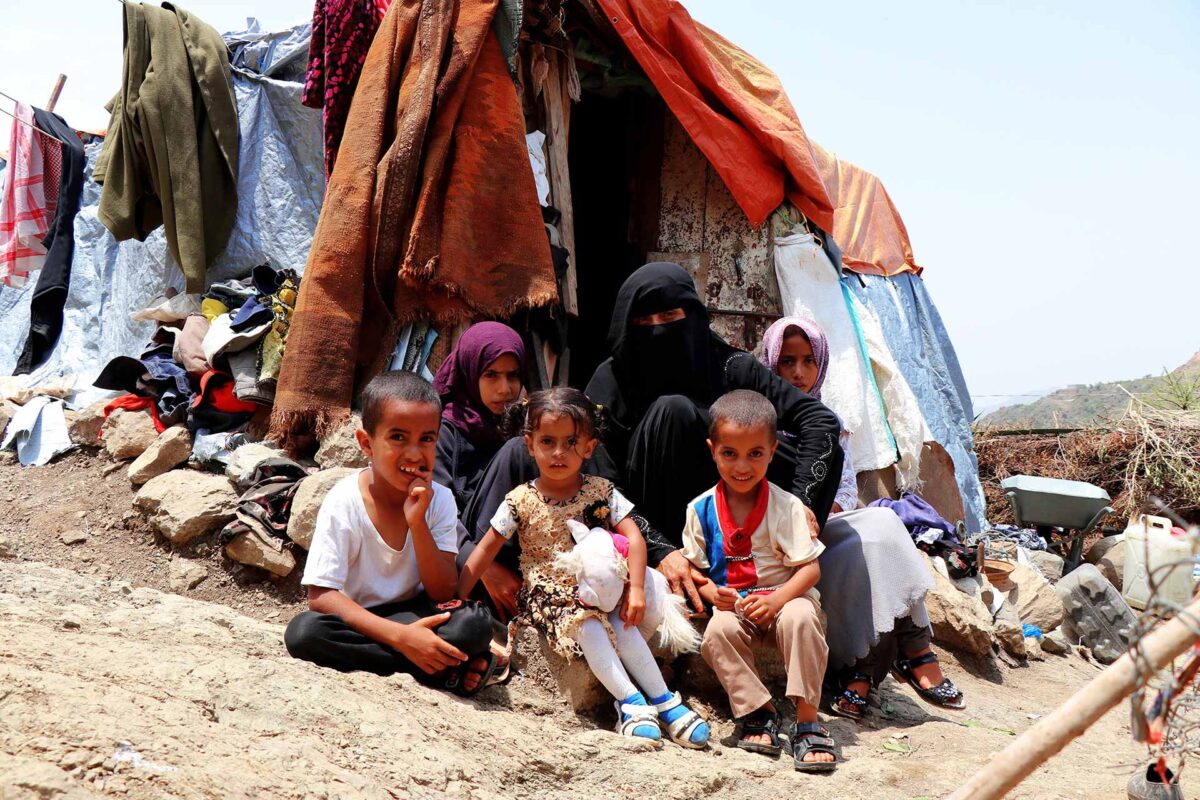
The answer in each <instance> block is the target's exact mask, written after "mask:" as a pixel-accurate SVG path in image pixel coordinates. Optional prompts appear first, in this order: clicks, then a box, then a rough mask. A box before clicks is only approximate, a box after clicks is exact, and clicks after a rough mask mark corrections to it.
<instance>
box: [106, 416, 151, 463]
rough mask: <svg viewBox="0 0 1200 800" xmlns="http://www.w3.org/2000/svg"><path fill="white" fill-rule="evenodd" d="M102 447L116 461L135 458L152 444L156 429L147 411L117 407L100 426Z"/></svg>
mask: <svg viewBox="0 0 1200 800" xmlns="http://www.w3.org/2000/svg"><path fill="white" fill-rule="evenodd" d="M101 435H102V436H103V438H104V449H105V450H107V451H108V454H109V455H110V456H112V457H113V458H114V459H116V460H117V461H124V460H125V459H127V458H137V457H138V456H140V455H141V454H142V453H144V452H146V450H147V449H149V447H150V445H152V444H154V440H155V439H157V438H158V429H157V428H155V427H154V417H152V416H150V412H149V411H145V410H142V411H126V410H125V409H123V408H118V409H117V410H115V411H113V412H112V414H110V415H109V416H108V419H107V420H105V421H104V425H103V426H102V427H101Z"/></svg>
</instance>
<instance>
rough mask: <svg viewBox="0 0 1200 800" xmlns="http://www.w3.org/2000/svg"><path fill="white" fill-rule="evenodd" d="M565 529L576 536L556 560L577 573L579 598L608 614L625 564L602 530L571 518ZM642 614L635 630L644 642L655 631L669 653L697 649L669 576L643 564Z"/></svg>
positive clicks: (625, 573)
mask: <svg viewBox="0 0 1200 800" xmlns="http://www.w3.org/2000/svg"><path fill="white" fill-rule="evenodd" d="M567 528H568V529H570V531H571V537H572V538H573V539H574V540H575V547H574V548H573V549H572V550H571V551H570V552H565V553H559V554H558V555H557V556H555V564H556V565H557V566H558V567H560V568H562V569H565V570H566V571H568V572H570V573H572V574H574V575H575V578H576V580H577V581H578V583H579V595H578V596H579V600H580V601H581V602H582V603H584V605H587V606H589V607H591V608H596V609H599V610H600V611H604V612H606V613H607V612H610V611H612V610H613V609H615V608H616V607H617V604H618V603H620V602H621V596H622V595H623V594H624V592H625V583H626V581H628V579H629V565H628V563H627V562H626V560H625V557H624V556H622V555H621V554H620V553H619V552H617V548H616V546H615V545H614V544H613V538H612V534H611V533H609V532H608V531H606V530H604V529H603V528H592V529H591V530H588V527H587V526H586V525H584V524H583V523H581V522H577V521H575V520H570V521H568V522H567ZM645 591H646V616H645V617H644V618H643V619H642V624H641V627H640V628H639V630H641V632H642V636H644V637H646V641H651V639H652V637H653V636H654V635H655V633H657V634H658V641H657V644H658V646H659V647H662V648H663V649H665V650H666V651H667V652H668V653H670V654H671V655H673V656H675V655H680V654H682V653H692V652H695V651H696V650H699V649H700V633H699V631H697V630H696V628H695V626H694V625H692V623H691V621H690V620H689V619H688V617H687V613H686V612H685V611H684V608H685V603H684V600H683V598H682V597H678V596H676V595H675V594H672V592H671V587H670V586H669V585H668V584H667V579H666V578H665V577H663V574H662V573H661V572H659V571H658V570H656V569H650V568H649V567H647V568H646V581H645Z"/></svg>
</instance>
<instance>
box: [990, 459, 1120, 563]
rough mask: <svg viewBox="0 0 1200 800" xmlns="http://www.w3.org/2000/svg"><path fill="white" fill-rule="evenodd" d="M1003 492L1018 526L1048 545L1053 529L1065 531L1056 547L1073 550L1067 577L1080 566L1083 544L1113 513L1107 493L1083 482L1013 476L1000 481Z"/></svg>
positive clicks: (1067, 559) (1068, 561) (1110, 499)
mask: <svg viewBox="0 0 1200 800" xmlns="http://www.w3.org/2000/svg"><path fill="white" fill-rule="evenodd" d="M1000 488H1002V489H1004V496H1005V497H1007V498H1008V502H1009V504H1011V505H1012V510H1013V516H1014V517H1015V518H1016V520H1017V525H1020V526H1021V527H1023V528H1034V529H1035V530H1037V532H1038V533H1039V534H1040V535H1041V536H1042V538H1043V539H1045V540H1046V543H1047V544H1050V543H1051V537H1052V535H1053V529H1054V528H1061V529H1062V530H1063V536H1061V537H1060V538H1059V539H1058V542H1057V544H1058V546H1059V547H1060V549H1061V548H1065V547H1066V545H1067V544H1068V543H1070V546H1071V549H1070V553H1069V554H1068V555H1067V558H1066V568H1065V570H1064V573H1065V572H1070V571H1071V570H1073V569H1075V568H1076V567H1078V566H1079V561H1080V559H1081V557H1082V555H1083V540H1084V539H1085V538H1086V537H1087V535H1088V534H1089V533H1091V532H1092V531H1093V530H1095V528H1096V526H1097V525H1099V524H1100V520H1102V519H1103V518H1104V517H1105V516H1107V515H1108V514H1111V513H1113V510H1112V506H1111V505H1109V504H1110V503H1111V502H1112V498H1111V497H1109V496H1108V492H1106V491H1104V490H1103V489H1101V488H1100V487H1099V486H1094V485H1092V484H1090V483H1085V482H1084V481H1065V480H1060V479H1058V478H1038V477H1035V476H1033V475H1013V476H1012V477H1011V478H1005V479H1004V480H1002V481H1000ZM1070 531H1078V533H1075V534H1071V533H1069V532H1070Z"/></svg>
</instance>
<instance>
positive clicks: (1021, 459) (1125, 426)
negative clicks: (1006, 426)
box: [975, 400, 1200, 524]
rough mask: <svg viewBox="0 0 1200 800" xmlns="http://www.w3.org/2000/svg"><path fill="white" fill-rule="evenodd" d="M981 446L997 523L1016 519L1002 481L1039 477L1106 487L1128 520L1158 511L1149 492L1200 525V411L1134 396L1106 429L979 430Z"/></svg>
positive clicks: (990, 504)
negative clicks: (1011, 433)
mask: <svg viewBox="0 0 1200 800" xmlns="http://www.w3.org/2000/svg"><path fill="white" fill-rule="evenodd" d="M975 450H976V452H977V453H978V455H979V477H980V479H981V480H982V481H983V488H984V493H985V494H986V496H987V506H988V518H989V520H991V521H992V522H1007V523H1012V522H1013V521H1014V520H1013V516H1012V509H1011V508H1010V507H1009V503H1008V499H1007V498H1006V497H1005V496H1004V492H1003V490H1002V489H1001V488H1000V481H1001V480H1003V479H1004V478H1007V477H1009V476H1010V475H1039V476H1042V477H1045V478H1065V479H1067V480H1073V481H1087V482H1088V483H1093V484H1095V485H1097V486H1100V487H1101V488H1103V489H1104V490H1105V491H1107V492H1108V494H1109V496H1110V497H1112V498H1113V509H1114V510H1115V511H1116V512H1117V514H1119V515H1121V516H1122V517H1125V518H1130V517H1133V516H1135V515H1137V514H1140V513H1143V512H1146V511H1148V510H1151V506H1150V504H1149V502H1148V497H1149V495H1154V496H1156V497H1159V498H1160V499H1162V500H1163V501H1164V502H1166V503H1167V504H1168V505H1170V506H1171V507H1172V508H1173V509H1174V510H1175V511H1176V513H1178V514H1180V515H1181V516H1183V517H1184V518H1185V519H1187V520H1188V521H1190V522H1198V523H1200V412H1196V411H1170V410H1162V409H1157V408H1152V407H1151V406H1148V405H1146V404H1145V403H1143V402H1141V401H1137V400H1134V401H1132V402H1131V403H1130V405H1129V407H1128V409H1127V410H1126V412H1125V414H1124V415H1123V416H1122V417H1120V418H1119V419H1117V420H1114V421H1112V422H1111V423H1109V424H1108V425H1106V426H1105V427H1103V428H1096V429H1089V430H1083V431H1077V432H1074V433H1066V434H1029V435H1022V436H1001V435H997V434H996V433H995V432H992V431H987V430H981V431H977V432H976V435H975ZM1108 524H1112V523H1108Z"/></svg>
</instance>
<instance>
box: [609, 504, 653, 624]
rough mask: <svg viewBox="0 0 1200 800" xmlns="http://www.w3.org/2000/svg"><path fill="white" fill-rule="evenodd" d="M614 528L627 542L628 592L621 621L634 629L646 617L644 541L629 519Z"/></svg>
mask: <svg viewBox="0 0 1200 800" xmlns="http://www.w3.org/2000/svg"><path fill="white" fill-rule="evenodd" d="M616 528H617V533H619V534H621V535H622V536H624V537H625V538H626V539H628V540H629V560H628V564H629V590H628V591H627V592H625V602H624V604H623V605H622V606H621V619H623V620H624V621H625V627H626V628H636V627H638V626H640V625H641V624H642V620H643V619H645V616H646V540H645V538H643V537H642V532H641V530H640V529H639V528H638V526H637V523H636V522H634V521H633V520H632V519H630V518H629V517H625V519H623V520H621V521H620V522H618V523H617V525H616Z"/></svg>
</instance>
